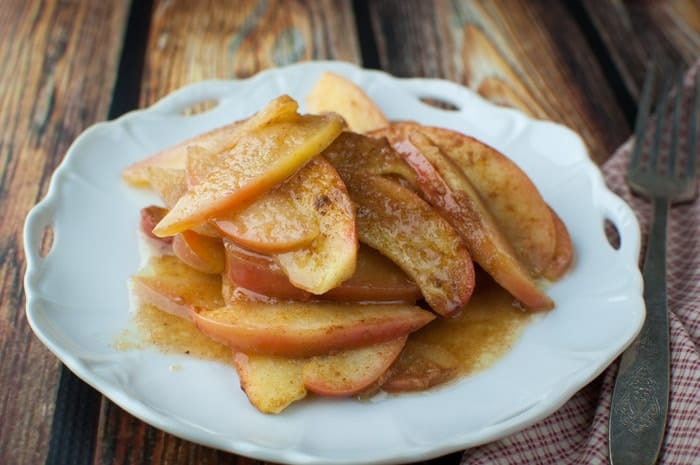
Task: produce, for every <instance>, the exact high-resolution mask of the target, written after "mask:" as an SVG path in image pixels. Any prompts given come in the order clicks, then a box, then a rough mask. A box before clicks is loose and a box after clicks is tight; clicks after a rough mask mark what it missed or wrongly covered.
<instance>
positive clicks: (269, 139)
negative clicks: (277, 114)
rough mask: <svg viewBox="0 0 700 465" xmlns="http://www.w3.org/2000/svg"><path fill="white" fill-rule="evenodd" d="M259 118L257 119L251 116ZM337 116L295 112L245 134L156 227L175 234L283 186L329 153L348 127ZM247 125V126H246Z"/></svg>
mask: <svg viewBox="0 0 700 465" xmlns="http://www.w3.org/2000/svg"><path fill="white" fill-rule="evenodd" d="M251 119H254V118H251ZM344 124H345V123H344V121H343V120H342V118H341V117H339V116H338V115H335V114H330V113H329V114H326V115H299V114H297V113H294V114H292V115H289V116H287V117H285V118H281V119H279V120H276V121H274V122H273V123H270V124H266V125H262V126H259V127H256V128H255V129H254V130H251V131H245V132H244V133H243V134H241V135H240V136H239V137H238V139H237V140H236V142H235V145H234V146H233V147H232V148H231V149H229V150H228V152H227V153H226V154H223V155H221V158H220V162H219V163H218V164H217V166H216V167H215V168H213V169H212V170H211V171H209V173H208V174H207V178H206V180H205V181H203V182H201V183H200V184H197V185H196V186H194V187H192V188H191V189H189V190H188V191H187V192H186V193H185V195H183V196H182V197H181V198H180V200H179V201H178V202H177V203H176V204H175V206H174V207H173V208H172V209H171V210H170V212H169V213H168V215H166V216H165V218H163V220H162V221H161V222H160V223H159V224H158V225H157V226H156V228H155V229H154V234H156V235H157V236H172V235H175V234H177V233H178V232H181V231H184V230H186V229H192V228H193V227H195V226H198V225H199V224H202V223H204V222H206V221H207V220H208V219H209V218H211V217H214V216H216V215H217V214H219V213H221V212H224V211H227V210H234V209H236V208H240V207H241V206H242V205H244V204H245V203H246V202H250V201H252V200H253V199H255V198H257V197H259V196H261V195H263V194H264V193H266V192H267V191H269V190H271V189H272V188H273V187H274V186H275V185H277V184H279V183H281V182H282V181H284V180H285V179H287V178H288V177H290V176H291V175H293V174H294V173H295V172H296V171H297V170H298V169H299V168H301V167H302V166H304V164H306V163H307V162H308V161H309V160H310V159H311V158H313V157H314V156H316V155H317V154H319V153H320V152H321V151H322V150H323V149H325V148H326V147H327V146H328V145H329V144H330V143H331V142H332V141H333V139H335V138H336V137H337V136H338V134H340V132H341V131H342V129H343V127H344ZM241 126H243V127H245V126H246V124H245V123H244V124H241Z"/></svg>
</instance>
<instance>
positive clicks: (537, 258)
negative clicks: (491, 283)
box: [372, 122, 555, 277]
mask: <svg viewBox="0 0 700 465" xmlns="http://www.w3.org/2000/svg"><path fill="white" fill-rule="evenodd" d="M417 132H420V133H421V134H423V135H425V136H426V137H427V138H428V139H429V140H430V141H431V142H432V143H433V144H435V145H436V146H438V147H439V148H440V150H441V151H442V152H443V153H444V154H445V155H446V156H447V157H449V158H450V159H451V160H452V161H453V162H454V163H455V165H457V166H458V167H459V168H460V170H461V172H462V173H463V174H464V175H465V176H466V177H467V178H468V179H469V181H470V183H471V184H472V186H473V187H474V189H475V190H476V191H477V192H478V193H479V195H480V196H481V198H482V199H483V200H484V203H485V205H486V208H487V209H488V210H489V212H490V213H491V214H492V216H493V219H494V221H495V222H496V224H497V225H498V227H499V229H500V230H501V232H502V233H503V235H504V236H505V238H506V239H507V240H508V242H509V244H511V246H512V248H513V251H514V252H515V254H516V255H517V257H518V259H519V260H520V261H521V262H522V263H523V265H524V266H525V267H526V268H527V270H528V272H529V273H530V274H531V275H532V276H535V277H537V276H541V275H542V273H543V271H544V269H545V268H546V267H547V266H548V265H549V263H550V262H551V260H552V257H553V255H554V244H555V225H554V220H553V218H552V214H551V212H550V209H549V206H548V205H547V204H546V202H545V201H544V199H543V198H542V195H541V194H540V192H539V190H538V189H537V187H536V186H535V184H534V183H533V182H532V180H531V179H530V178H529V177H528V175H527V174H526V173H525V172H524V171H523V170H522V169H520V167H519V166H518V165H517V164H515V163H514V162H513V161H512V160H511V159H509V158H508V157H506V156H505V155H503V154H502V153H500V152H499V151H497V150H495V149H494V148H492V147H490V146H488V145H486V144H484V143H483V142H480V141H478V140H476V139H474V138H473V137H469V136H466V135H464V134H461V133H459V132H456V131H452V130H449V129H444V128H438V127H431V126H423V125H420V124H418V123H414V122H394V123H391V126H390V127H388V128H386V129H383V130H379V131H374V132H373V133H372V135H373V136H385V137H387V138H388V139H389V141H390V142H391V143H392V144H393V145H395V146H400V145H401V144H402V143H404V142H406V141H409V140H410V137H411V135H412V134H415V133H417Z"/></svg>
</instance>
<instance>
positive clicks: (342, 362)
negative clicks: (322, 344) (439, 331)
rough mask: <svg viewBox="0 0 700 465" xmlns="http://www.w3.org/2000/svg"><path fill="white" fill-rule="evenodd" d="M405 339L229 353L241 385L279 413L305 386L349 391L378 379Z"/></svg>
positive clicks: (341, 393) (326, 392) (323, 391)
mask: <svg viewBox="0 0 700 465" xmlns="http://www.w3.org/2000/svg"><path fill="white" fill-rule="evenodd" d="M405 344H406V336H403V337H400V338H397V339H393V340H390V341H386V342H382V343H379V344H373V345H369V346H367V347H361V348H359V349H353V350H346V351H342V352H338V353H336V354H332V355H322V356H316V357H309V358H290V357H279V356H274V355H261V354H245V353H242V352H237V353H234V365H235V367H236V371H237V372H238V377H239V379H240V383H241V388H242V389H243V391H244V392H245V394H246V396H247V397H248V400H250V403H251V404H253V406H255V408H257V409H258V410H260V411H261V412H263V413H272V414H276V413H280V412H281V411H282V410H284V409H285V408H287V407H288V406H289V405H291V404H292V403H294V402H296V401H298V400H301V399H303V398H304V397H306V395H307V391H311V392H314V393H316V394H319V395H322V396H327V397H348V396H352V395H355V394H358V393H361V392H363V391H365V390H366V389H367V388H368V387H369V386H372V385H373V384H374V383H376V382H377V380H379V379H380V378H381V377H382V376H384V374H385V373H386V371H387V369H388V368H389V366H391V364H392V363H393V362H394V360H395V359H396V358H397V356H398V355H399V354H400V353H401V349H403V347H404V345H405Z"/></svg>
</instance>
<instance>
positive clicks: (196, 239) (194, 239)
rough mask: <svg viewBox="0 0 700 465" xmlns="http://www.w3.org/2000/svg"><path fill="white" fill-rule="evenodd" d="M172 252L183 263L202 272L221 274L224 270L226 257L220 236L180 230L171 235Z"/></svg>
mask: <svg viewBox="0 0 700 465" xmlns="http://www.w3.org/2000/svg"><path fill="white" fill-rule="evenodd" d="M173 253H174V254H175V256H176V257H177V258H179V259H180V260H181V261H182V262H183V263H185V264H187V265H189V266H190V267H192V268H194V269H195V270H197V271H201V272H202V273H209V274H221V273H223V271H224V265H225V263H226V257H225V253H224V245H223V243H222V241H221V239H220V238H217V237H209V236H205V235H203V234H199V233H196V232H194V231H182V232H181V233H178V234H176V235H175V236H174V237H173Z"/></svg>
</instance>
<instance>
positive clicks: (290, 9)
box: [142, 0, 360, 105]
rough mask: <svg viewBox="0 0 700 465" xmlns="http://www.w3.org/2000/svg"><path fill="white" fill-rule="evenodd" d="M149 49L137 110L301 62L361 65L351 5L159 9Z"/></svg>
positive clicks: (214, 3)
mask: <svg viewBox="0 0 700 465" xmlns="http://www.w3.org/2000/svg"><path fill="white" fill-rule="evenodd" d="M201 10H206V11H208V12H209V14H207V15H203V14H197V13H198V12H200V11H201ZM148 50H149V53H148V60H147V62H146V69H145V73H144V80H143V82H144V86H143V92H142V103H143V105H149V104H152V103H154V102H155V101H156V100H158V99H160V98H162V97H163V96H164V95H166V94H168V93H170V92H172V91H173V90H175V89H178V88H180V87H182V86H183V85H186V84H189V83H191V82H196V81H201V80H204V79H227V78H245V77H248V76H251V75H253V74H255V73H257V72H259V71H261V70H263V69H266V68H271V67H277V66H283V65H286V64H290V63H294V62H298V61H305V60H319V59H330V60H343V61H349V62H355V63H357V62H359V61H360V55H359V48H358V42H357V40H356V38H355V22H354V16H353V13H352V5H351V2H350V1H349V0H305V1H294V2H286V1H280V0H278V1H270V2H259V1H254V0H246V1H240V2H236V3H235V4H232V3H231V2H226V1H223V0H208V1H206V2H188V1H185V0H179V1H168V2H158V3H157V4H156V7H155V12H154V17H153V27H152V31H151V36H150V41H149V48H148Z"/></svg>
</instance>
